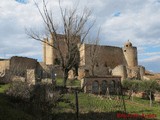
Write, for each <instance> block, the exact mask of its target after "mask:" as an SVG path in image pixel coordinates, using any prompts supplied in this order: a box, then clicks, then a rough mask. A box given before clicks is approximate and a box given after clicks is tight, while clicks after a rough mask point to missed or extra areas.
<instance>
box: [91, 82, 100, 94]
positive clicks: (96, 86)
mask: <svg viewBox="0 0 160 120" xmlns="http://www.w3.org/2000/svg"><path fill="white" fill-rule="evenodd" d="M92 93H93V94H98V93H99V84H98V81H94V82H93V83H92Z"/></svg>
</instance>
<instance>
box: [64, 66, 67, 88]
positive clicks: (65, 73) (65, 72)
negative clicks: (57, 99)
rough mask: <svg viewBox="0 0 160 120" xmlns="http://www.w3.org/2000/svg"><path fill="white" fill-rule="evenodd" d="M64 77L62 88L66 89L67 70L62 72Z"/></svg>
mask: <svg viewBox="0 0 160 120" xmlns="http://www.w3.org/2000/svg"><path fill="white" fill-rule="evenodd" d="M63 74H64V76H63V87H66V83H67V79H68V70H67V69H65V70H64V73H63Z"/></svg>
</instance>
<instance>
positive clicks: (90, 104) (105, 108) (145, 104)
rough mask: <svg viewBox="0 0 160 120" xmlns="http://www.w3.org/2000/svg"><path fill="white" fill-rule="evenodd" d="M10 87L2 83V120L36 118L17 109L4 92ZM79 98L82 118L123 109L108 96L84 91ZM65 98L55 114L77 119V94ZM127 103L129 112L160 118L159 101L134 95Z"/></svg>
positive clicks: (0, 104)
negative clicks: (151, 100)
mask: <svg viewBox="0 0 160 120" xmlns="http://www.w3.org/2000/svg"><path fill="white" fill-rule="evenodd" d="M58 82H59V84H60V83H61V82H60V81H59V80H58ZM76 84H77V83H76ZM78 84H79V83H78ZM8 87H9V85H8V84H6V85H0V107H1V108H2V109H0V116H1V118H0V120H18V119H23V120H32V119H35V118H34V117H33V116H32V115H30V114H28V113H26V112H24V111H22V110H20V109H16V108H15V107H14V103H12V102H11V101H10V100H9V99H8V98H7V97H6V96H5V95H4V94H3V93H4V91H5V90H6V89H7V88H8ZM78 98H79V99H78V100H79V112H80V118H81V119H82V120H90V119H93V120H98V118H99V119H100V118H101V117H102V116H103V117H104V118H105V117H106V114H108V113H114V115H116V111H121V110H123V104H122V101H119V100H108V99H107V98H103V97H101V96H95V95H92V94H84V93H79V94H78ZM125 98H127V97H125ZM64 99H65V100H66V101H65V102H60V103H59V105H58V107H57V109H56V110H55V111H54V114H55V115H57V116H58V118H60V119H56V120H61V119H62V120H63V119H64V120H68V119H70V120H75V95H74V94H65V95H64ZM125 103H126V109H127V113H130V114H140V115H141V114H145V115H147V114H155V115H157V120H160V112H159V111H160V105H159V104H158V103H157V102H153V107H149V100H145V99H141V98H137V97H134V101H133V102H132V101H131V100H127V99H125ZM62 116H66V117H62ZM96 117H97V119H96ZM81 119H80V120H81ZM118 120H120V119H118Z"/></svg>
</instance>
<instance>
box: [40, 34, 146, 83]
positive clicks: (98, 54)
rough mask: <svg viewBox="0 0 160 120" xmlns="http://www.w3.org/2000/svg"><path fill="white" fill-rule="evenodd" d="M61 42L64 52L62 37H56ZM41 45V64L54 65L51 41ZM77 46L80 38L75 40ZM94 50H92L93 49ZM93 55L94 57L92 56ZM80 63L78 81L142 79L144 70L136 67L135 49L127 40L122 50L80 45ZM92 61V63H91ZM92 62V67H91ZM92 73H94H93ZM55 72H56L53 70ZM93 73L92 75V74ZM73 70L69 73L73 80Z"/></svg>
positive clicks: (55, 58) (55, 55)
mask: <svg viewBox="0 0 160 120" xmlns="http://www.w3.org/2000/svg"><path fill="white" fill-rule="evenodd" d="M58 38H59V40H60V41H61V46H60V49H62V51H64V53H63V54H65V45H64V36H63V35H58ZM44 41H45V42H44V43H43V63H45V64H46V65H55V64H56V62H57V60H58V59H59V58H58V55H57V54H56V50H55V49H54V48H53V47H52V46H51V45H53V46H54V44H55V43H54V42H53V39H51V40H48V39H45V40H44ZM76 42H77V45H78V42H80V37H77V39H76ZM95 47H96V50H94V51H93V50H92V48H95ZM93 54H94V56H93ZM79 55H80V63H79V69H78V75H79V76H78V77H79V79H81V78H83V77H85V76H93V75H94V76H103V77H104V76H108V75H109V76H121V79H122V80H124V79H143V76H144V75H145V68H144V67H143V66H139V65H138V59H137V48H136V47H134V46H133V45H132V43H131V42H130V41H129V40H128V41H127V42H126V43H125V44H124V47H123V48H120V47H114V46H104V45H93V44H82V45H81V47H80V48H79ZM93 59H94V61H93ZM93 62H94V66H93ZM93 71H94V72H93ZM55 72H56V70H55ZM93 73H94V74H93ZM73 77H75V76H74V70H73V71H72V70H71V71H70V72H69V78H73Z"/></svg>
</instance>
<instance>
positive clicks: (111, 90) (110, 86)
mask: <svg viewBox="0 0 160 120" xmlns="http://www.w3.org/2000/svg"><path fill="white" fill-rule="evenodd" d="M109 92H110V94H114V93H115V81H114V80H112V81H110V85H109Z"/></svg>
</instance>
